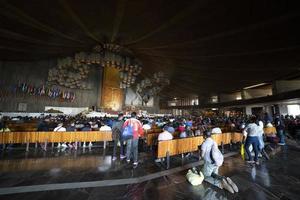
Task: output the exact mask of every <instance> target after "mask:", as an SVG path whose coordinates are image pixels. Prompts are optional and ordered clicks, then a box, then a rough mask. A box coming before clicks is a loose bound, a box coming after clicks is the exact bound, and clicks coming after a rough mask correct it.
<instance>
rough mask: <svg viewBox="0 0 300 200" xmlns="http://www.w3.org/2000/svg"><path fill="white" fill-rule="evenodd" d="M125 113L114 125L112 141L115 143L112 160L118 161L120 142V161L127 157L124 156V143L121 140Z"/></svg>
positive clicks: (119, 115)
mask: <svg viewBox="0 0 300 200" xmlns="http://www.w3.org/2000/svg"><path fill="white" fill-rule="evenodd" d="M123 117H124V116H123V113H119V114H118V119H117V120H116V121H115V122H114V123H113V126H112V139H113V141H114V149H113V156H112V160H116V159H117V157H116V154H117V145H118V143H119V142H120V159H121V160H122V159H124V158H125V157H126V156H125V155H124V143H123V140H122V138H121V135H122V131H123V124H124V120H123Z"/></svg>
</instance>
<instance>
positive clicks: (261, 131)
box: [257, 121, 264, 137]
mask: <svg viewBox="0 0 300 200" xmlns="http://www.w3.org/2000/svg"><path fill="white" fill-rule="evenodd" d="M257 131H258V136H259V137H261V136H262V135H263V134H264V123H263V122H262V121H259V122H258V126H257Z"/></svg>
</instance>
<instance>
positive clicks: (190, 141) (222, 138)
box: [157, 133, 243, 169]
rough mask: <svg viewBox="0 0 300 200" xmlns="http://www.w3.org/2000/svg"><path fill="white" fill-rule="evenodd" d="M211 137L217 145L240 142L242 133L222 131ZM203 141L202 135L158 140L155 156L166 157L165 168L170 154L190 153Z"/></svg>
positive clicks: (197, 148)
mask: <svg viewBox="0 0 300 200" xmlns="http://www.w3.org/2000/svg"><path fill="white" fill-rule="evenodd" d="M212 139H213V140H215V141H216V143H217V144H218V145H226V144H231V143H238V142H242V139H243V135H242V134H241V133H222V134H214V135H212ZM203 142H204V138H203V136H195V137H188V138H179V139H173V140H168V141H159V142H158V150H157V158H166V161H167V169H168V168H169V166H170V156H175V155H180V154H183V153H190V152H195V151H197V150H199V146H200V145H201V144H202V143H203Z"/></svg>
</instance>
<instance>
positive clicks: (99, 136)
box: [0, 131, 112, 151]
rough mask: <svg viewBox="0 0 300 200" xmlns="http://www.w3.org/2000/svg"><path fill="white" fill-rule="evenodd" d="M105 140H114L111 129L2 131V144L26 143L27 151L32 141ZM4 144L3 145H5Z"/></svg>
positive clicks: (0, 140) (0, 134) (0, 141)
mask: <svg viewBox="0 0 300 200" xmlns="http://www.w3.org/2000/svg"><path fill="white" fill-rule="evenodd" d="M78 141H81V142H104V148H105V147H106V142H107V141H112V132H111V131H76V132H1V133H0V144H4V145H5V144H17V143H20V144H24V143H26V144H27V146H26V151H28V150H29V144H30V143H36V146H37V143H41V142H45V143H48V142H51V143H54V142H78ZM4 145H3V146H4Z"/></svg>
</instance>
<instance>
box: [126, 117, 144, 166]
mask: <svg viewBox="0 0 300 200" xmlns="http://www.w3.org/2000/svg"><path fill="white" fill-rule="evenodd" d="M127 126H129V127H130V130H131V131H132V137H131V138H129V139H127V148H126V161H127V163H130V159H131V156H132V157H133V166H134V167H137V165H138V144H139V137H141V136H142V135H143V133H144V131H143V125H142V123H141V122H140V121H139V120H138V119H137V118H136V112H132V113H131V118H129V119H127V120H126V121H125V122H124V125H123V129H125V128H126V127H127ZM128 130H129V129H128Z"/></svg>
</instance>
